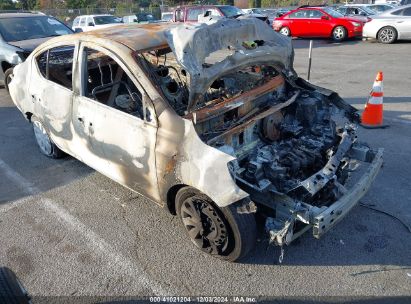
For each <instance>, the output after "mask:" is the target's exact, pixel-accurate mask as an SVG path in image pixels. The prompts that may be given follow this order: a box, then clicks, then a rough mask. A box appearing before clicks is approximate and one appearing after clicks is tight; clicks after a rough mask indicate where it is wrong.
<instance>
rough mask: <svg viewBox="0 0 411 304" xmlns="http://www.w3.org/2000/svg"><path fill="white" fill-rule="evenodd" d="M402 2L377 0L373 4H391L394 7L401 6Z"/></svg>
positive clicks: (398, 0)
mask: <svg viewBox="0 0 411 304" xmlns="http://www.w3.org/2000/svg"><path fill="white" fill-rule="evenodd" d="M400 2H401V1H400V0H375V1H374V2H373V3H374V4H391V5H394V6H398V5H400Z"/></svg>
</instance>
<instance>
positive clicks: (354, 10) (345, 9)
mask: <svg viewBox="0 0 411 304" xmlns="http://www.w3.org/2000/svg"><path fill="white" fill-rule="evenodd" d="M336 10H337V11H338V12H340V13H341V14H343V15H344V16H363V17H370V16H373V15H375V14H376V13H375V11H373V10H372V9H370V8H368V4H346V5H342V6H339V7H338V8H337V9H336Z"/></svg>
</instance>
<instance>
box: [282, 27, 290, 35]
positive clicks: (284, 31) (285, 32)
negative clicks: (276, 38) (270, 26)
mask: <svg viewBox="0 0 411 304" xmlns="http://www.w3.org/2000/svg"><path fill="white" fill-rule="evenodd" d="M280 33H281V34H283V35H284V36H288V35H289V31H288V29H287V28H286V27H283V28H282V29H281V30H280Z"/></svg>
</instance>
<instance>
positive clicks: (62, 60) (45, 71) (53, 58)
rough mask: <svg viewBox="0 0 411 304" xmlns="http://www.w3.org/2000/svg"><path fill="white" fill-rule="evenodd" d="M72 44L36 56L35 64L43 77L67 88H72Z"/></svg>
mask: <svg viewBox="0 0 411 304" xmlns="http://www.w3.org/2000/svg"><path fill="white" fill-rule="evenodd" d="M73 57H74V46H73V45H69V46H59V47H55V48H52V49H49V50H47V51H45V52H43V53H41V54H40V55H39V56H37V58H36V60H37V65H38V67H39V70H40V73H41V74H42V75H43V77H44V78H46V79H48V80H50V81H52V82H54V83H57V84H59V85H61V86H63V87H65V88H67V89H70V90H72V89H73V75H72V73H73Z"/></svg>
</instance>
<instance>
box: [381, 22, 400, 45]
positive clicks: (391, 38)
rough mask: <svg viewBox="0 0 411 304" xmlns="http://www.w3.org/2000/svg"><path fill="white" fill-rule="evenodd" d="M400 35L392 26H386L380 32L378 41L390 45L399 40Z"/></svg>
mask: <svg viewBox="0 0 411 304" xmlns="http://www.w3.org/2000/svg"><path fill="white" fill-rule="evenodd" d="M397 37H398V33H397V30H396V29H395V28H393V27H392V26H384V27H383V28H381V29H380V30H379V31H378V34H377V39H378V41H379V42H381V43H385V44H390V43H394V42H395V41H396V40H397Z"/></svg>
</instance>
